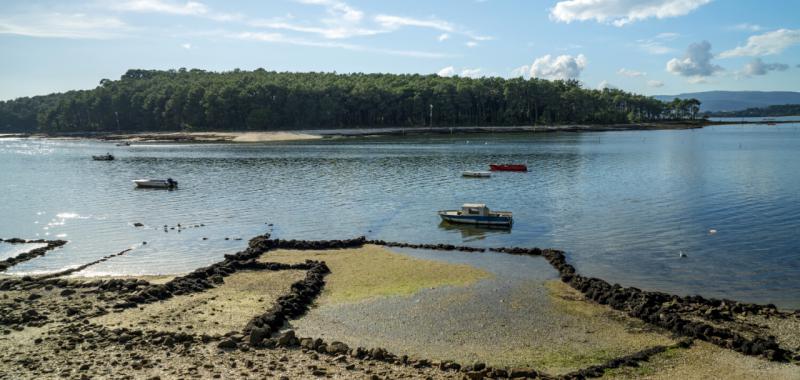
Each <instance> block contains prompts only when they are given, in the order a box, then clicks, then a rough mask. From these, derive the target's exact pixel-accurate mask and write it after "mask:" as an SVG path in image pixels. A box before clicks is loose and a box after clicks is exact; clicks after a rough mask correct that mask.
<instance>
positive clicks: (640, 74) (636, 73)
mask: <svg viewBox="0 0 800 380" xmlns="http://www.w3.org/2000/svg"><path fill="white" fill-rule="evenodd" d="M617 74H619V75H624V76H626V77H631V78H637V77H643V76H645V75H647V73H645V72H641V71H636V70H629V69H626V68H624V67H623V68H621V69H619V70H618V71H617Z"/></svg>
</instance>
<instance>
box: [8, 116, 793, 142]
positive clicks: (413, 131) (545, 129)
mask: <svg viewBox="0 0 800 380" xmlns="http://www.w3.org/2000/svg"><path fill="white" fill-rule="evenodd" d="M796 122H797V121H783V120H775V121H769V123H774V124H785V123H796ZM746 124H765V122H764V121H710V120H695V121H675V122H660V123H632V124H589V125H578V124H568V125H537V126H459V127H376V128H337V129H309V130H284V131H261V132H230V131H220V132H214V131H206V132H130V133H97V132H83V133H81V132H76V133H65V134H53V133H34V134H26V133H9V134H0V138H3V137H16V138H28V137H30V138H61V139H95V140H101V141H111V142H120V143H123V142H139V143H141V142H173V143H175V142H178V143H180V142H185V143H203V142H205V143H219V142H230V143H256V142H281V141H299V140H316V139H331V138H346V137H372V136H406V135H426V134H429V135H446V134H454V133H550V132H613V131H645V130H683V129H699V128H703V127H707V126H712V125H746Z"/></svg>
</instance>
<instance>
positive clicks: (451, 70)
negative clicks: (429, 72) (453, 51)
mask: <svg viewBox="0 0 800 380" xmlns="http://www.w3.org/2000/svg"><path fill="white" fill-rule="evenodd" d="M455 74H456V69H455V67H453V66H447V67H445V68H443V69H441V70H439V71H438V72H437V73H436V75H438V76H440V77H451V76H453V75H455Z"/></svg>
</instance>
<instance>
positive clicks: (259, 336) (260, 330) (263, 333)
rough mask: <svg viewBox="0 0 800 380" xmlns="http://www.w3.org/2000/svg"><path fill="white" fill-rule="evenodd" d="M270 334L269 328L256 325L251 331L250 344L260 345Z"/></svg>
mask: <svg viewBox="0 0 800 380" xmlns="http://www.w3.org/2000/svg"><path fill="white" fill-rule="evenodd" d="M268 336H269V329H267V328H264V327H256V328H253V330H252V331H250V345H251V346H254V347H255V346H258V345H259V344H260V343H261V341H263V340H264V338H266V337H268Z"/></svg>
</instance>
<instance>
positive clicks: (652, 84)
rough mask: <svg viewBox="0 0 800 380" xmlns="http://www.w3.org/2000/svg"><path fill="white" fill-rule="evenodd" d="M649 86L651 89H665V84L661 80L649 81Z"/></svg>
mask: <svg viewBox="0 0 800 380" xmlns="http://www.w3.org/2000/svg"><path fill="white" fill-rule="evenodd" d="M647 85H648V86H649V87H653V88H659V87H664V82H662V81H660V80H649V81H647Z"/></svg>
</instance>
